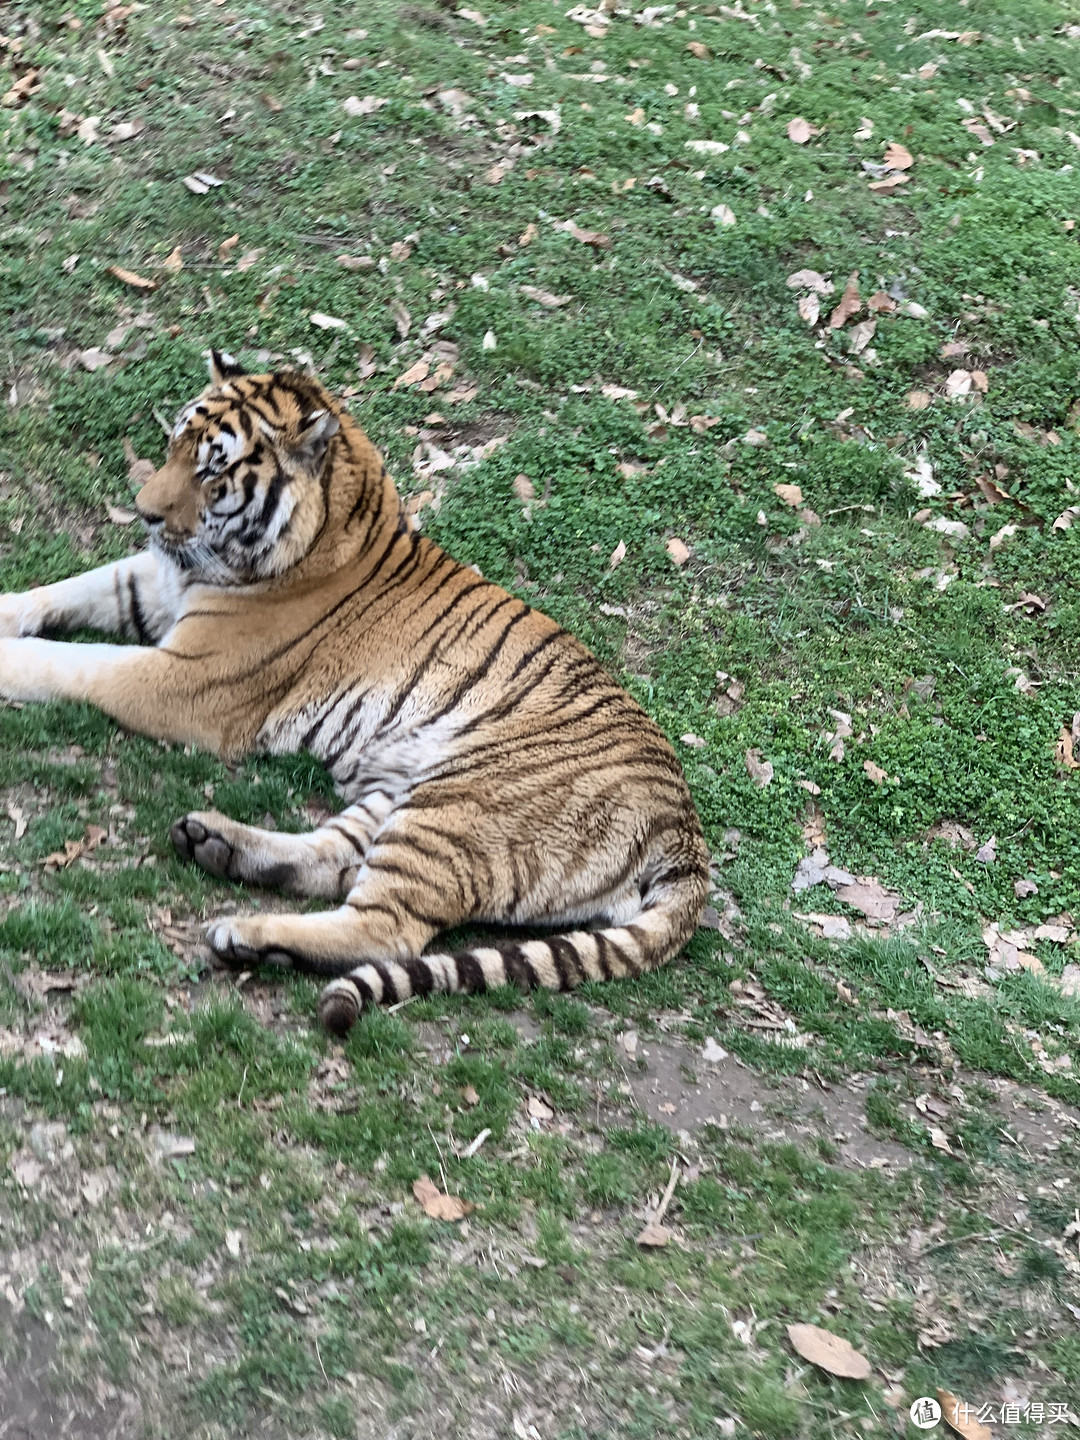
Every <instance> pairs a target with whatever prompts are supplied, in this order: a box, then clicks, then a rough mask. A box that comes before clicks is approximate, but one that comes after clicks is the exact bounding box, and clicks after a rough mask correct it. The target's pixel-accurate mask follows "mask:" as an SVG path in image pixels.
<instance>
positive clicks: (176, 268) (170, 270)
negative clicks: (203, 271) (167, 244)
mask: <svg viewBox="0 0 1080 1440" xmlns="http://www.w3.org/2000/svg"><path fill="white" fill-rule="evenodd" d="M161 268H162V270H164V271H165V273H166V274H167V275H179V274H180V271H181V270H183V268H184V258H183V256H182V255H181V253H180V246H179V245H174V246H173V248H172V249H171V250H170V251H169V253H168V255H166V257H165V259H164V260H163V261H162V262H161Z"/></svg>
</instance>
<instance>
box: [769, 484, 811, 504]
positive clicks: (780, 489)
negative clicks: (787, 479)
mask: <svg viewBox="0 0 1080 1440" xmlns="http://www.w3.org/2000/svg"><path fill="white" fill-rule="evenodd" d="M772 488H773V494H774V495H779V497H780V499H781V500H782V501H783V502H784V504H785V505H790V506H791V508H792V509H793V510H797V509H798V507H799V506H800V505H801V504H802V502H803V493H802V491H801V490H800V489H799V487H798V485H774V486H773V487H772Z"/></svg>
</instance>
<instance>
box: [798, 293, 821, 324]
mask: <svg viewBox="0 0 1080 1440" xmlns="http://www.w3.org/2000/svg"><path fill="white" fill-rule="evenodd" d="M820 315H821V302H820V301H819V300H818V297H817V296H816V295H815V294H813V293H811V294H809V295H800V296H799V319H800V320H805V321H806V323H807V325H816V324H817V322H818V319H819V317H820Z"/></svg>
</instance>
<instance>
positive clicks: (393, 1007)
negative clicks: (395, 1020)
mask: <svg viewBox="0 0 1080 1440" xmlns="http://www.w3.org/2000/svg"><path fill="white" fill-rule="evenodd" d="M419 999H420V996H419V993H413V994H412V995H406V996H405V999H404V1000H399V1001H398V1002H397V1004H396V1005H388V1006H387V1007H386V1013H387V1014H388V1015H394V1014H396V1012H397V1011H398V1010H402V1009H404V1007H405V1006H406V1005H411V1004H412V1002H413V1001H414V1000H419Z"/></svg>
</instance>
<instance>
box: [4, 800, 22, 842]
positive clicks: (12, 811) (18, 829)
mask: <svg viewBox="0 0 1080 1440" xmlns="http://www.w3.org/2000/svg"><path fill="white" fill-rule="evenodd" d="M7 813H8V819H9V820H10V821H11V823H12V824H13V825H14V826H15V836H14V838H15V839H16V840H21V839H22V837H23V836H24V835H25V834H26V816H25V815H24V814H23V812H22V810H21V809H20V808H19V806H18V805H16V804H15V803H14V801H12V800H9V801H8V802H7Z"/></svg>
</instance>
